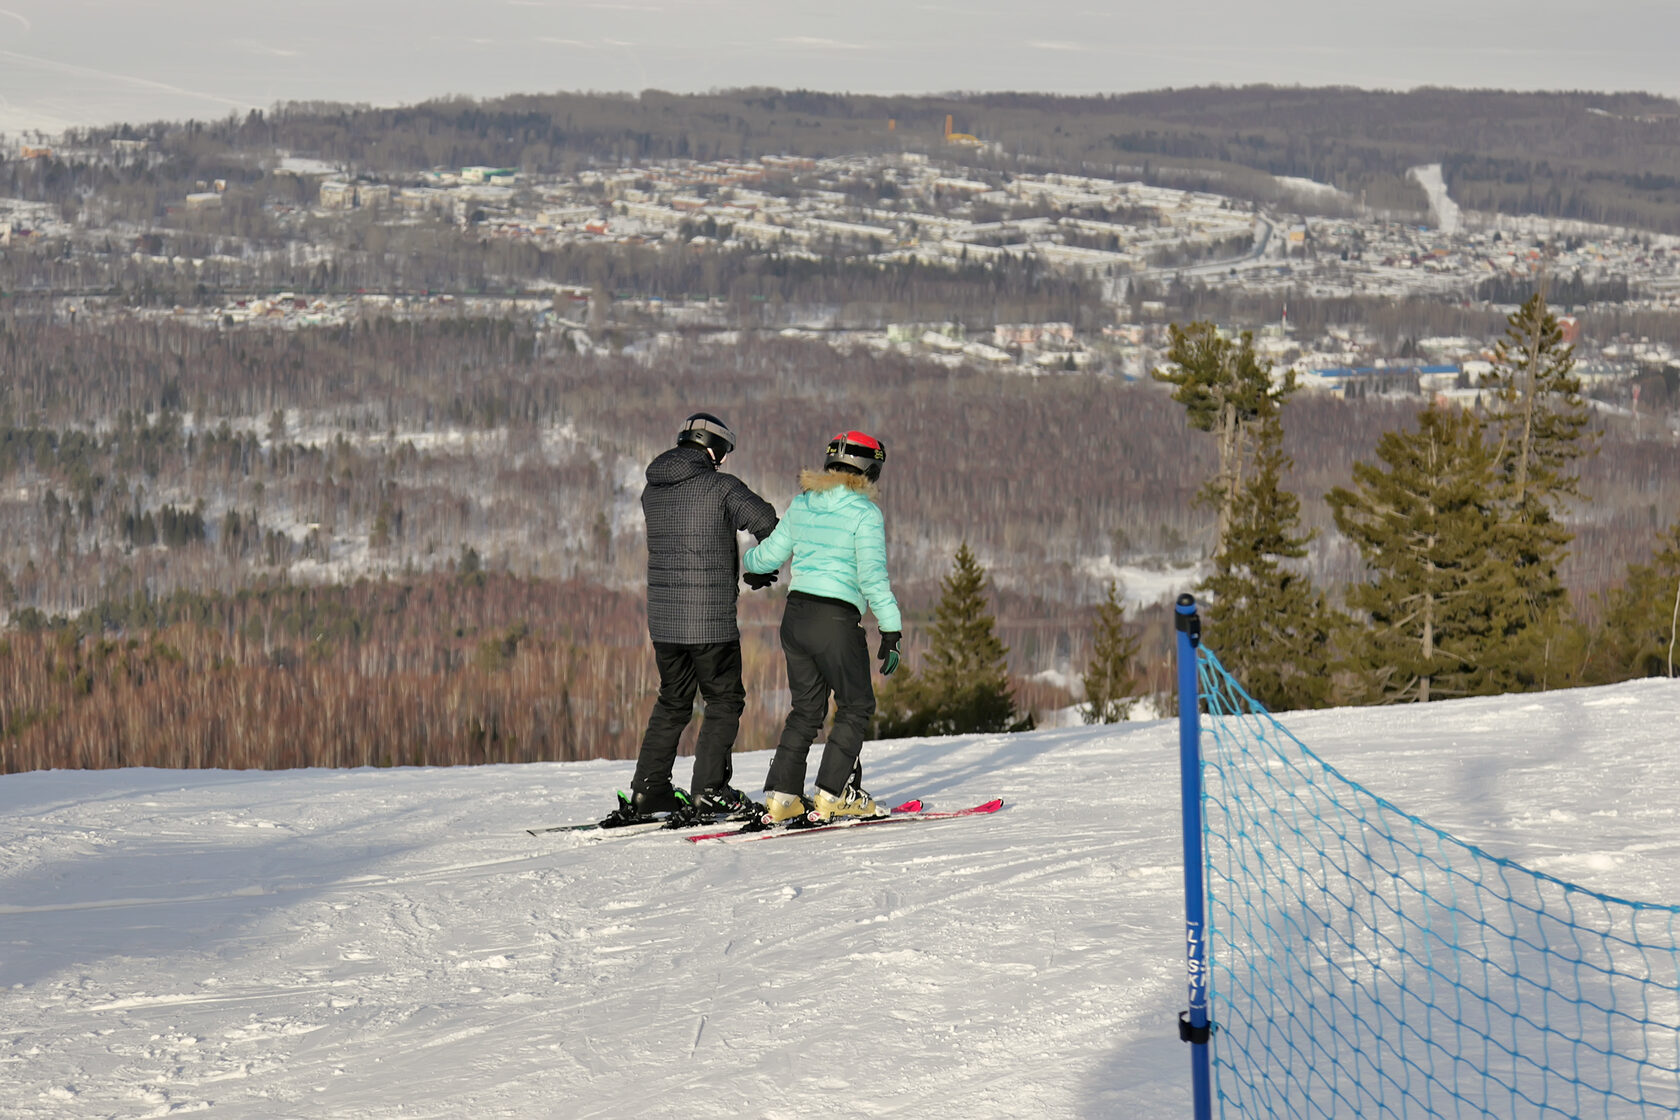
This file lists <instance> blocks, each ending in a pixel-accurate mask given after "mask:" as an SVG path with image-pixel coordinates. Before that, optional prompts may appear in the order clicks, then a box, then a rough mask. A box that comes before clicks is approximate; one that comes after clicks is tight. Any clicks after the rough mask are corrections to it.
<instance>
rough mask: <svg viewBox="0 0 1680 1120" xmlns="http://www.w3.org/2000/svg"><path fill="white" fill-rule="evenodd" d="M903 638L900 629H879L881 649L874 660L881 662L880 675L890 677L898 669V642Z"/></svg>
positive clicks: (902, 632)
mask: <svg viewBox="0 0 1680 1120" xmlns="http://www.w3.org/2000/svg"><path fill="white" fill-rule="evenodd" d="M903 640H904V631H902V630H883V631H881V649H880V651H879V652H878V653H876V654H875V660H877V661H879V662H880V663H881V675H882V676H883V677H890V676H892V675H893V674H894V673H895V672H897V671H898V643H899V642H902V641H903Z"/></svg>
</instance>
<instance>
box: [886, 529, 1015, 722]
mask: <svg viewBox="0 0 1680 1120" xmlns="http://www.w3.org/2000/svg"><path fill="white" fill-rule="evenodd" d="M939 586H940V598H939V605H938V606H937V607H935V608H934V613H933V626H932V627H931V638H932V645H931V648H930V650H929V651H928V655H927V668H926V669H925V670H924V671H923V672H922V673H920V674H909V673H905V672H903V671H901V673H900V675H901V676H902V677H903V679H902V680H899V681H895V682H894V683H893V684H891V685H890V686H889V687H888V688H885V689H883V690H882V693H881V695H880V696H878V697H877V701H876V717H875V721H876V722H875V734H876V735H877V736H878V737H880V738H884V739H890V738H895V737H899V736H905V735H957V734H965V733H971V732H988V731H1020V730H1026V729H1029V728H1030V727H1031V726H1032V717H1031V716H1030V715H1028V716H1027V717H1026V718H1025V719H1022V720H1018V719H1017V718H1016V711H1015V694H1014V692H1013V690H1012V689H1011V688H1010V687H1009V672H1008V656H1009V648H1008V647H1007V646H1005V645H1004V644H1003V642H1002V640H1001V639H999V638H998V636H997V632H996V627H997V623H996V620H995V619H994V617H993V615H992V611H991V607H990V606H989V605H988V603H987V583H986V572H985V569H984V568H982V567H981V566H980V562H979V561H978V560H976V559H975V558H974V553H973V552H972V551H971V550H970V549H969V547H968V544H967V543H966V542H965V543H964V544H963V545H962V546H961V547H960V548H958V549H957V554H956V557H955V559H954V561H953V563H952V567H951V574H950V575H948V576H946V577H945V578H944V579H943V580H941V581H940V585H939Z"/></svg>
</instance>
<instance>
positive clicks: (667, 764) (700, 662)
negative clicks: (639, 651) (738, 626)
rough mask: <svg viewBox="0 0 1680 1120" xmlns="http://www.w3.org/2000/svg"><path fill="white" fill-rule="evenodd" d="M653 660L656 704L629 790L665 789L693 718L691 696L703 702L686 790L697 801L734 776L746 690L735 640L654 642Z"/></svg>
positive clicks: (649, 720) (668, 784) (737, 643)
mask: <svg viewBox="0 0 1680 1120" xmlns="http://www.w3.org/2000/svg"><path fill="white" fill-rule="evenodd" d="M653 654H654V658H655V660H656V661H657V662H658V664H659V699H657V700H655V701H654V703H653V714H652V715H650V716H649V717H648V725H647V731H646V733H645V734H643V735H642V751H641V754H639V755H638V756H637V758H636V776H635V778H634V779H632V781H631V789H633V790H635V791H637V792H647V791H652V790H660V789H664V788H666V787H668V786H670V784H671V768H672V766H674V765H675V764H676V761H677V740H679V739H681V738H682V733H683V729H684V728H685V727H687V726H688V721H689V720H690V719H691V718H692V717H693V715H694V694H695V692H699V693H700V696H701V698H702V699H703V700H705V702H706V716H705V718H704V719H703V720H701V721H700V738H699V741H698V742H697V743H696V744H695V746H694V778H693V781H692V783H691V785H690V788H691V789H692V790H693V791H694V793H695V794H696V795H698V794H701V793H704V792H705V791H706V790H709V789H716V788H717V787H719V786H724V785H728V784H729V779H730V776H731V775H732V774H733V773H734V760H733V759H732V758H731V757H730V752H732V751H733V750H734V749H735V735H736V733H737V732H738V731H740V729H741V709H742V708H743V707H745V706H746V702H747V689H746V686H745V685H744V684H742V683H741V641H740V639H739V638H737V639H735V640H734V641H729V642H708V643H706V644H705V645H680V644H677V643H675V642H655V643H653Z"/></svg>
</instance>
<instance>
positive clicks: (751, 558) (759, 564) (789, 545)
mask: <svg viewBox="0 0 1680 1120" xmlns="http://www.w3.org/2000/svg"><path fill="white" fill-rule="evenodd" d="M788 512H790V513H791V512H792V510H791V509H790V510H789V511H788ZM792 555H793V530H792V529H791V528H789V527H788V519H787V518H785V517H784V518H782V519H781V521H779V522H777V523H776V528H775V530H774V531H773V532H771V534H770V535H769V536H768V537H765V538H764V539H763V540H762V541H760V542H759V543H758V544H757V545H755V546H754V547H752V548H749V549H747V554H746V555H745V556H743V557H741V566H742V567H743V568H745V569H746V570H747V571H749V572H758V573H760V574H762V573H765V572H773V571H776V570H777V569H778V568H780V567H781V566H782V565H783V564H785V563H787V561H788V557H790V556H792Z"/></svg>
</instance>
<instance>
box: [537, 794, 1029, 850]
mask: <svg viewBox="0 0 1680 1120" xmlns="http://www.w3.org/2000/svg"><path fill="white" fill-rule="evenodd" d="M1001 808H1003V799H1002V798H1001V797H1000V798H995V799H994V800H991V801H986V802H982V803H981V804H979V805H972V806H970V807H969V808H967V809H952V810H946V811H944V812H933V811H929V810H926V809H924V808H923V807H922V803H921V801H920V800H910V801H906V802H904V803H903V804H900V805H895V806H893V808H892V811H891V812H889V813H887V814H886V815H885V816H880V817H842V818H838V819H835V820H830V821H828V822H827V823H825V824H800V825H772V826H769V827H766V826H764V825H761V824H759V823H757V822H755V821H748V822H747V823H745V824H735V825H734V827H731V828H726V829H715V828H714V829H713V831H710V832H700V833H695V832H693V831H692V830H689V829H682V830H676V829H672V830H669V831H680V832H681V834H682V837H683V839H684V840H687V841H688V842H689V843H691V844H701V843H720V844H744V843H747V842H748V841H753V840H775V839H778V838H785V837H789V836H812V835H815V834H817V833H819V832H839V831H842V830H845V829H851V828H866V827H869V826H870V825H879V824H908V823H910V822H911V821H942V820H953V819H955V818H958V817H976V816H985V815H988V814H991V813H995V812H997V811H998V810H999V809H1001ZM698 827H702V828H705V827H710V826H706V825H701V826H698ZM600 829H601V824H600V822H599V821H590V822H586V823H583V824H562V825H554V826H552V827H549V828H528V829H526V830H525V831H527V832H529V833H530V834H531V835H532V836H541V835H543V834H544V833H549V832H590V831H595V830H600ZM603 831H609V832H613V833H621V834H634V833H647V832H660V831H667V830H666V828H665V822H664V821H660V820H655V821H645V822H639V823H637V824H626V825H618V826H616V827H613V828H610V829H605V830H603Z"/></svg>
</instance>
